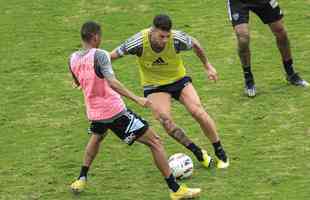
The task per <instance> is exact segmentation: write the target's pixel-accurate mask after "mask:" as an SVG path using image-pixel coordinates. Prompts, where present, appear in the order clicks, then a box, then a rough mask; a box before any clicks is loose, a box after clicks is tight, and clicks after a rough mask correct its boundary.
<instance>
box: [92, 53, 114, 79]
mask: <svg viewBox="0 0 310 200" xmlns="http://www.w3.org/2000/svg"><path fill="white" fill-rule="evenodd" d="M94 67H95V73H96V75H97V76H98V77H99V78H113V77H114V71H113V68H112V63H111V59H110V55H109V53H108V52H106V51H104V50H101V49H98V50H96V52H95V66H94Z"/></svg>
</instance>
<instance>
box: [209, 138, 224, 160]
mask: <svg viewBox="0 0 310 200" xmlns="http://www.w3.org/2000/svg"><path fill="white" fill-rule="evenodd" d="M212 145H213V147H214V152H215V155H216V156H217V157H218V158H219V159H220V160H222V161H224V162H226V161H227V156H226V153H225V151H224V149H223V147H222V144H221V141H218V142H215V143H213V144H212Z"/></svg>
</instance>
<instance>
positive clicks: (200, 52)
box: [192, 37, 218, 81]
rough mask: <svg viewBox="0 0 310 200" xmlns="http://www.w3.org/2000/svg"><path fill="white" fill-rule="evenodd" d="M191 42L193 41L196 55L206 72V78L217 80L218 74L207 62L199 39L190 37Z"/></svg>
mask: <svg viewBox="0 0 310 200" xmlns="http://www.w3.org/2000/svg"><path fill="white" fill-rule="evenodd" d="M192 43H193V49H194V52H195V54H196V55H197V57H198V58H199V59H200V61H201V62H202V64H203V66H204V68H205V70H206V71H207V73H208V78H209V79H210V80H214V81H216V80H218V75H217V71H216V69H215V68H214V67H213V66H212V64H211V63H210V62H209V60H208V58H207V56H206V53H205V50H204V49H203V47H202V46H201V44H200V43H199V41H198V40H197V39H196V38H193V37H192Z"/></svg>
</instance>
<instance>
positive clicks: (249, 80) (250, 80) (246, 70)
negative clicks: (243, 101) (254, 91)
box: [242, 66, 254, 85]
mask: <svg viewBox="0 0 310 200" xmlns="http://www.w3.org/2000/svg"><path fill="white" fill-rule="evenodd" d="M242 69H243V75H244V79H245V83H246V84H247V85H248V84H254V77H253V74H252V71H251V66H248V67H243V68H242Z"/></svg>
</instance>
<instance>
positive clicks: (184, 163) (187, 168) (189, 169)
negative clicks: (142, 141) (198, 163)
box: [168, 153, 194, 179]
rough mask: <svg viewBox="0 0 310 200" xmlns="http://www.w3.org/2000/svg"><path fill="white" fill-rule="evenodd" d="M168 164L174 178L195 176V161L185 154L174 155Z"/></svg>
mask: <svg viewBox="0 0 310 200" xmlns="http://www.w3.org/2000/svg"><path fill="white" fill-rule="evenodd" d="M168 163H169V167H170V169H171V171H172V174H173V176H174V177H175V178H177V179H184V178H189V177H191V176H192V174H193V171H194V164H193V161H192V159H191V158H190V157H189V156H187V155H185V154H183V153H176V154H173V155H172V156H170V157H169V159H168Z"/></svg>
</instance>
